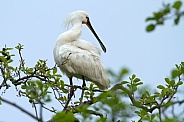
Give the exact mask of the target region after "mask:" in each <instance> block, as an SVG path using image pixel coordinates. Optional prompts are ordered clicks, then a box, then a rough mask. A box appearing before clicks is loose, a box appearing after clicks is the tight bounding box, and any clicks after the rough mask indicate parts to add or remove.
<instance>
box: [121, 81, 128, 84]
mask: <svg viewBox="0 0 184 122" xmlns="http://www.w3.org/2000/svg"><path fill="white" fill-rule="evenodd" d="M127 83H129V82H128V81H122V82H121V84H127Z"/></svg>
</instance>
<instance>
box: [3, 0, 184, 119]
mask: <svg viewBox="0 0 184 122" xmlns="http://www.w3.org/2000/svg"><path fill="white" fill-rule="evenodd" d="M181 6H182V2H181V1H175V2H174V3H173V4H172V5H171V4H163V8H162V9H161V10H159V11H158V12H154V13H153V16H152V17H148V18H147V19H146V21H148V22H152V23H151V24H149V25H148V26H147V27H146V30H147V31H148V32H150V31H153V30H154V29H155V27H156V26H158V25H163V24H164V22H165V21H166V20H168V19H174V23H175V24H176V25H178V23H179V21H180V18H181V17H182V16H183V15H184V11H181ZM15 49H16V50H17V51H18V54H19V55H18V56H19V65H18V66H13V65H12V63H13V61H14V60H13V59H12V57H13V56H15V55H14V54H12V53H11V50H14V48H9V47H7V46H5V47H4V48H2V49H1V51H0V71H1V74H0V76H1V82H0V89H1V90H4V94H5V93H6V90H7V89H9V87H10V86H15V88H16V89H17V92H18V94H19V96H20V97H26V98H28V100H29V102H30V103H31V104H32V106H33V107H34V109H35V114H32V113H29V112H28V111H27V110H26V109H25V108H22V107H20V106H19V105H17V104H14V103H13V101H8V100H6V99H4V98H3V96H1V97H0V104H1V105H3V104H4V103H8V104H9V105H12V106H13V107H16V108H17V109H20V110H21V111H23V112H24V113H26V114H27V115H28V116H30V117H32V118H34V119H35V120H36V121H39V122H42V121H45V120H43V117H42V111H43V110H47V111H50V112H52V113H53V115H54V116H53V118H51V120H49V121H53V122H65V121H79V120H82V121H87V120H88V121H89V120H91V119H93V120H96V121H98V122H100V121H104V122H105V121H113V122H122V121H125V122H126V121H130V120H132V121H134V117H137V118H138V121H139V122H141V121H151V122H156V121H160V122H170V121H178V122H179V121H182V120H184V116H183V114H182V113H183V110H181V111H176V107H177V106H179V107H183V105H184V98H181V99H175V96H176V95H178V94H179V88H180V87H181V85H182V84H183V78H184V77H183V76H184V62H181V63H180V64H178V65H176V68H175V69H174V70H173V71H172V73H171V78H165V85H158V86H157V89H156V91H153V90H152V89H150V88H149V87H147V86H144V85H143V82H142V81H141V79H140V78H137V77H136V75H135V74H132V75H131V76H129V80H128V81H125V80H123V79H124V77H125V76H127V75H128V73H129V70H128V69H125V68H123V69H121V70H120V71H119V72H118V73H115V72H113V71H112V70H109V73H110V75H111V77H112V81H111V82H112V83H114V85H113V86H112V88H111V89H109V90H108V91H102V90H99V89H98V88H97V87H96V86H95V85H94V84H92V83H91V84H90V86H89V87H85V88H83V87H81V86H76V85H75V86H70V85H68V84H66V83H65V82H64V81H62V80H61V77H62V76H61V75H60V74H59V73H58V72H57V70H58V68H57V66H54V67H51V68H50V67H48V66H47V61H46V60H39V61H38V62H37V63H36V64H35V66H33V67H28V66H26V63H25V59H24V58H23V55H22V51H23V45H22V44H18V45H17V46H16V47H15ZM70 88H73V90H74V92H76V91H80V90H82V89H85V94H84V99H83V102H82V103H80V98H76V96H75V94H72V97H71V98H69V97H68V93H69V89H70ZM52 95H53V96H54V97H55V99H51V96H52ZM74 97H75V99H74ZM50 101H58V102H59V103H60V105H61V108H62V109H63V110H61V109H60V110H57V109H56V108H52V107H51V108H49V107H48V106H47V103H48V102H50ZM99 108H100V109H99ZM168 113H169V114H168ZM93 116H96V117H95V118H92V117H93ZM79 118H81V119H79Z"/></svg>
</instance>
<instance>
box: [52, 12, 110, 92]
mask: <svg viewBox="0 0 184 122" xmlns="http://www.w3.org/2000/svg"><path fill="white" fill-rule="evenodd" d="M69 24H72V28H71V29H70V30H68V31H66V32H64V33H62V34H60V35H59V37H58V39H57V42H56V45H55V47H54V60H55V62H56V64H57V65H58V66H59V68H60V69H61V71H62V72H63V73H64V74H66V75H67V76H68V77H69V78H70V79H72V77H76V78H79V79H83V78H84V79H83V80H87V81H91V82H93V83H95V84H96V85H97V86H98V87H99V88H100V89H107V88H108V87H109V76H108V73H107V71H106V70H105V68H104V67H103V65H102V63H101V60H100V55H101V54H100V50H99V49H98V48H96V47H95V46H94V45H93V44H92V43H90V42H88V41H85V40H81V39H78V38H79V37H80V35H81V34H82V24H86V25H87V26H88V27H89V29H90V30H91V31H92V32H93V34H94V35H95V37H96V38H97V40H98V41H99V43H100V45H101V47H102V49H103V50H104V52H105V51H106V48H105V46H104V45H103V43H102V42H101V41H100V39H99V38H98V36H97V34H96V33H95V31H94V29H93V28H92V26H91V24H90V21H89V17H88V14H87V13H86V12H85V11H75V12H72V13H71V14H70V15H69V16H68V18H67V19H66V21H65V25H66V26H68V25H69Z"/></svg>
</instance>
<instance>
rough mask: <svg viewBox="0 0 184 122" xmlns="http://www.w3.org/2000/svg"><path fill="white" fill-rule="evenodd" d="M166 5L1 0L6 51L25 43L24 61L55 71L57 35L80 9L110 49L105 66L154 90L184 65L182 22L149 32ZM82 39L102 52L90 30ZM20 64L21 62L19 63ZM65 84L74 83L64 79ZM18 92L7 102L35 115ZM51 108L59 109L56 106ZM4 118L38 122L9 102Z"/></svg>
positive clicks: (2, 109)
mask: <svg viewBox="0 0 184 122" xmlns="http://www.w3.org/2000/svg"><path fill="white" fill-rule="evenodd" d="M165 1H166V0H165ZM169 1H171V0H167V1H166V2H169ZM162 3H163V1H154V0H141V1H133V0H129V1H128V0H127V1H121V0H116V1H112V0H106V1H99V0H93V1H83V0H78V1H71V0H70V1H64V0H54V1H49V0H39V1H35V0H28V1H23V0H16V1H15V0H9V1H5V0H0V17H1V19H0V48H2V47H4V45H5V44H6V45H7V47H15V46H16V45H17V44H18V43H21V44H23V45H24V48H25V49H24V50H23V57H24V58H25V60H26V65H27V66H30V67H32V66H34V64H35V63H36V62H37V61H38V60H39V59H47V60H48V66H50V67H52V66H54V60H53V47H54V45H55V43H56V39H57V36H58V35H59V34H60V33H62V32H64V31H66V29H64V28H63V26H62V23H63V21H64V19H65V17H66V16H67V15H68V14H69V13H70V12H73V11H75V10H84V11H86V12H88V14H89V16H90V21H91V23H92V25H93V27H94V29H95V30H96V32H97V34H98V36H99V37H100V38H101V40H102V41H103V43H104V44H105V46H106V48H107V53H103V52H102V62H103V64H104V65H105V67H107V68H110V69H113V70H114V71H119V69H120V68H121V67H127V68H128V69H130V71H131V73H130V75H131V74H133V73H134V74H136V75H137V76H138V77H139V78H140V79H141V80H142V81H143V82H144V84H147V85H151V86H152V88H153V89H154V88H156V85H158V84H164V78H165V77H169V76H170V71H171V70H172V69H173V68H174V66H175V64H179V63H180V62H181V61H183V57H184V53H183V52H184V46H183V45H184V41H183V29H184V23H183V22H182V21H181V23H180V24H179V26H175V25H174V24H173V22H172V21H167V22H166V23H165V25H164V26H162V27H157V28H156V30H155V31H154V32H151V33H147V32H146V31H145V27H146V25H147V24H148V23H146V22H145V19H146V17H148V16H151V15H152V12H154V11H157V10H159V9H160V8H161V5H162ZM181 20H182V19H181ZM81 39H84V40H87V41H91V42H92V43H94V44H95V45H96V46H97V47H99V48H100V46H99V44H98V43H97V40H96V39H95V37H94V36H93V35H92V33H91V32H90V31H89V29H88V28H87V27H86V26H85V25H84V26H83V34H82V36H81ZM14 53H16V51H15V52H14ZM14 60H17V61H16V62H18V58H14ZM16 62H15V66H16V65H17V63H16ZM63 80H64V81H67V80H68V79H67V78H66V77H65V76H64V77H63ZM77 83H80V82H77ZM81 84H82V82H81ZM13 89H14V87H12V88H11V89H9V90H7V91H6V94H4V95H3V96H2V97H4V98H6V99H8V100H10V101H12V102H15V103H16V104H18V105H21V106H22V107H25V108H27V110H29V111H31V112H33V111H34V110H33V108H31V107H30V106H31V105H30V104H29V103H28V100H27V99H24V98H17V97H16V92H15V91H14V90H13ZM1 92H2V91H1ZM49 105H50V106H55V105H52V103H50V104H49ZM0 113H1V114H0V122H13V121H17V122H18V121H19V122H21V121H25V120H26V121H27V122H32V121H33V119H32V118H30V117H28V116H27V115H25V114H23V113H22V112H21V111H19V110H18V109H14V108H12V107H11V106H9V105H7V104H5V103H3V105H2V106H0ZM43 116H44V120H48V119H50V118H51V116H52V114H50V113H49V112H45V113H44V115H43Z"/></svg>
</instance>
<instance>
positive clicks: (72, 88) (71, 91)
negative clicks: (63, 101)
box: [68, 77, 74, 99]
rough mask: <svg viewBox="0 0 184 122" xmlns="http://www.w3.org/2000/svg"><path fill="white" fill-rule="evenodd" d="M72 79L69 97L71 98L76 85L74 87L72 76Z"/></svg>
mask: <svg viewBox="0 0 184 122" xmlns="http://www.w3.org/2000/svg"><path fill="white" fill-rule="evenodd" d="M69 80H70V86H71V88H70V91H69V94H68V99H71V98H72V96H73V95H74V87H73V82H72V77H70V78H69Z"/></svg>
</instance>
